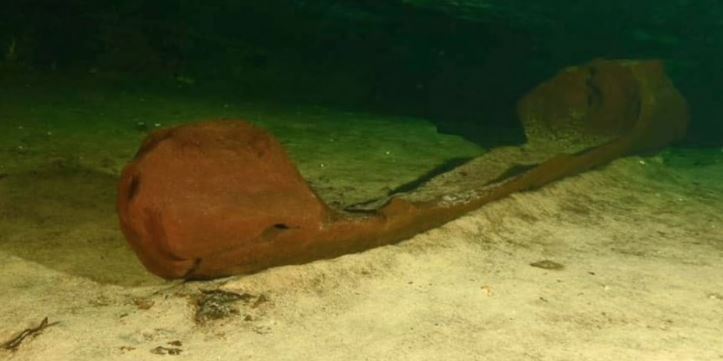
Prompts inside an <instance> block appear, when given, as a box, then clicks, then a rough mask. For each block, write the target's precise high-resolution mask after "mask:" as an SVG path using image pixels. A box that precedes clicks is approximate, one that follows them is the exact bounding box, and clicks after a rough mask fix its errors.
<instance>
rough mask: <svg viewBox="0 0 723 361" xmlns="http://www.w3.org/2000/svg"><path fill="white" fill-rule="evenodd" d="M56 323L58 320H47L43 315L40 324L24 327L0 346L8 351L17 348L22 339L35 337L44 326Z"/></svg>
mask: <svg viewBox="0 0 723 361" xmlns="http://www.w3.org/2000/svg"><path fill="white" fill-rule="evenodd" d="M57 324H58V322H48V318H47V317H45V318H44V319H43V320H42V321H41V322H40V325H38V326H37V327H32V328H26V329H25V330H23V332H20V333H19V334H18V335H17V336H15V337H13V338H12V339H10V341H7V342H3V343H2V344H0V348H2V349H5V350H10V351H15V350H17V349H18V347H19V346H20V344H21V343H23V341H24V340H25V339H26V338H28V337H35V336H37V335H39V334H40V333H41V332H43V330H45V329H46V328H48V327H50V326H53V325H57Z"/></svg>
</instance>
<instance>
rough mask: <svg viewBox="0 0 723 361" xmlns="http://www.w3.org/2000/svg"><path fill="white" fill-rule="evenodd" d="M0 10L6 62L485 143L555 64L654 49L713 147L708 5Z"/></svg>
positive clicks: (161, 0) (52, 6) (563, 2)
mask: <svg viewBox="0 0 723 361" xmlns="http://www.w3.org/2000/svg"><path fill="white" fill-rule="evenodd" d="M0 14H1V15H0V46H1V48H0V49H2V55H3V59H2V60H3V63H5V64H7V63H10V62H14V63H19V64H23V65H25V66H27V67H30V68H33V69H36V70H37V69H41V70H54V71H59V72H68V73H71V72H75V73H79V74H88V70H90V69H92V70H93V72H94V73H98V72H101V73H102V72H113V73H119V74H124V75H125V76H128V77H134V78H135V79H146V80H148V79H151V80H152V81H153V82H158V80H159V79H161V80H168V81H169V82H170V84H173V81H174V79H179V78H181V77H182V78H183V79H192V82H191V83H192V87H193V88H196V89H197V90H200V91H202V90H203V89H210V88H222V89H224V90H226V91H230V92H233V93H234V94H238V96H239V97H258V98H264V99H275V100H281V101H310V102H315V103H324V104H329V105H336V106H343V107H349V108H353V109H355V110H372V111H384V112H388V113H395V114H401V115H414V116H425V117H429V118H430V119H432V120H434V121H435V122H437V124H438V126H439V128H440V129H442V130H445V131H448V132H454V133H459V134H464V135H465V136H467V137H468V138H470V139H472V140H475V141H478V142H483V143H485V144H486V145H490V146H492V145H497V144H494V143H495V142H520V141H521V140H522V139H521V138H520V137H521V131H520V128H519V125H518V124H517V120H516V117H515V116H514V113H513V111H514V103H515V101H516V100H517V99H519V98H520V97H521V96H522V95H524V94H525V93H526V92H527V91H528V90H529V89H531V88H532V87H533V86H534V85H536V84H538V83H539V82H541V81H542V80H544V79H546V78H548V77H550V76H552V75H553V74H554V73H555V72H557V70H559V69H560V68H562V67H565V66H568V65H574V64H580V63H585V62H587V61H588V60H590V59H592V58H598V57H603V58H660V59H663V60H665V61H666V63H667V66H668V68H669V72H670V73H671V74H672V77H673V78H674V80H675V82H676V84H677V85H678V86H679V87H680V88H681V89H682V91H683V93H684V94H685V95H686V97H687V98H688V100H689V102H690V103H691V108H692V112H693V118H694V120H693V123H692V131H691V135H690V137H689V141H690V143H694V144H712V143H715V144H723V126H722V125H721V124H722V123H723V121H721V119H723V109H722V108H721V107H720V106H719V104H721V103H722V102H723V99H721V98H722V97H723V92H722V91H721V89H720V88H721V86H720V85H721V84H723V70H721V68H720V67H719V66H718V57H720V56H721V52H723V31H722V30H723V29H722V27H723V21H722V20H721V19H723V4H719V2H717V1H715V0H699V1H687V0H668V1H652V0H645V1H636V2H631V1H627V0H610V1H606V2H595V1H582V2H580V1H577V2H574V1H569V0H551V1H547V2H544V4H543V3H540V2H539V1H530V0H514V1H511V0H504V1H503V0H485V1H481V0H455V1H450V0H396V1H383V2H381V1H361V0H359V1H351V0H336V1H333V0H306V1H304V0H267V1H263V2H261V1H255V2H239V1H230V0H226V1H213V2H207V1H200V0H176V1H171V0H158V1H152V2H149V1H140V0H124V1H117V2H112V3H111V2H97V1H91V0H67V1H57V0H25V1H13V2H4V3H3V4H0ZM181 85H182V84H181ZM186 85H188V84H186ZM490 129H494V131H495V133H494V134H493V136H489V134H491V132H490Z"/></svg>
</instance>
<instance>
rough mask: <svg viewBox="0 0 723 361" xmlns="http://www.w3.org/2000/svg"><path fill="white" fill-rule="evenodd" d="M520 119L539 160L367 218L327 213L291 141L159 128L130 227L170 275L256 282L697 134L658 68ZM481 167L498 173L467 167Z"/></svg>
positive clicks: (608, 71)
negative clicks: (257, 276)
mask: <svg viewBox="0 0 723 361" xmlns="http://www.w3.org/2000/svg"><path fill="white" fill-rule="evenodd" d="M518 111H519V114H520V117H521V120H522V121H523V124H524V125H525V127H526V131H527V135H528V137H529V144H528V145H527V146H525V147H526V149H527V150H528V151H516V150H514V149H509V148H508V149H506V150H504V151H499V152H497V151H492V152H490V153H489V155H487V156H486V157H494V156H499V155H503V156H504V157H505V158H504V159H503V160H500V159H484V157H482V158H480V159H478V160H477V161H478V162H471V163H470V164H472V165H465V166H466V167H468V168H467V169H465V170H464V172H465V173H466V174H476V175H479V178H480V179H479V182H478V183H476V184H468V183H465V187H464V188H461V190H460V188H459V187H458V188H456V190H455V191H454V192H453V193H444V189H445V188H442V189H443V191H442V192H436V193H435V190H434V189H431V190H430V189H429V188H433V187H427V189H424V192H422V191H420V192H418V193H417V195H418V196H416V197H415V195H414V193H413V194H411V195H404V196H397V197H393V198H391V199H390V200H389V201H388V202H386V203H385V204H384V205H383V206H382V207H381V208H379V209H376V210H373V211H371V212H369V213H367V214H364V215H358V214H350V213H345V212H343V211H335V210H331V209H329V207H327V206H326V205H325V204H324V203H323V202H322V201H321V200H319V198H318V197H317V196H316V195H315V194H314V192H313V191H312V190H311V188H310V187H309V186H308V185H307V184H306V182H305V181H304V179H303V178H302V177H301V176H300V175H299V172H298V171H297V170H296V168H295V167H294V165H293V163H292V162H291V161H290V160H289V158H288V157H287V155H286V154H285V152H284V150H283V149H282V147H281V145H280V144H279V143H278V142H277V141H276V140H275V139H274V138H273V137H272V136H271V135H269V134H268V133H266V132H264V131H262V130H260V129H259V128H256V127H254V126H252V125H250V124H248V123H245V122H242V121H217V122H206V123H199V124H191V125H184V126H180V127H177V128H173V129H168V130H161V131H158V132H155V133H153V134H152V135H151V136H149V138H148V139H147V140H146V141H145V142H144V143H143V145H142V146H141V149H140V150H139V152H138V155H137V156H136V158H135V159H134V160H133V161H132V162H131V163H130V164H129V165H128V166H127V167H126V168H125V169H124V171H123V174H122V177H121V181H120V185H119V192H118V202H117V206H118V213H119V217H120V223H121V228H122V230H123V233H124V234H125V236H126V238H127V239H128V241H129V243H130V244H131V246H132V248H133V250H134V251H135V252H136V253H137V254H138V257H139V258H140V259H141V261H142V262H143V264H144V265H145V266H146V268H148V270H150V271H151V272H153V273H155V274H157V275H159V276H161V277H165V278H212V277H220V276H226V275H232V274H241V273H250V272H255V271H258V270H262V269H264V268H268V267H272V266H276V265H283V264H293V263H302V262H308V261H312V260H316V259H321V258H329V257H335V256H338V255H341V254H344V253H349V252H356V251H361V250H364V249H367V248H370V247H375V246H379V245H383V244H388V243H391V242H396V241H399V240H402V239H405V238H408V237H411V236H413V235H414V234H416V233H419V232H422V231H424V230H427V229H430V228H433V227H436V226H439V225H441V224H444V223H446V222H448V221H450V220H452V219H454V218H456V217H459V216H460V215H462V214H464V213H466V212H469V211H471V210H474V209H476V208H479V207H480V206H482V205H484V204H486V203H488V202H491V201H494V200H496V199H499V198H502V197H504V196H506V195H508V194H510V193H514V192H518V191H524V190H528V189H532V188H536V187H540V186H543V185H545V184H547V183H549V182H552V181H555V180H557V179H560V178H563V177H565V176H569V175H573V174H576V173H579V172H582V171H585V170H587V169H590V168H592V167H596V166H599V165H602V164H605V163H607V162H609V161H611V160H613V159H615V158H617V157H621V156H624V155H627V154H631V153H634V152H639V151H649V150H655V149H658V148H660V147H663V146H665V145H666V144H669V143H670V142H672V141H675V140H678V139H680V138H681V137H682V136H683V135H684V132H685V129H686V127H687V124H688V115H687V106H686V103H685V100H684V99H683V98H682V96H681V95H680V94H679V93H678V91H677V90H676V89H675V88H674V87H673V85H672V83H671V82H670V80H669V79H668V78H667V77H666V76H665V73H664V71H663V67H662V65H661V64H660V63H658V62H654V61H651V62H629V61H595V62H592V63H590V64H588V65H585V66H581V67H576V68H569V69H566V70H564V71H563V72H561V73H560V74H559V75H558V76H556V77H555V78H553V79H551V80H550V81H548V82H546V83H544V84H542V85H540V86H539V87H538V88H536V89H535V90H533V91H532V92H531V93H530V94H529V95H528V96H526V97H525V98H523V99H522V100H521V101H520V104H519V108H518ZM529 150H532V151H533V153H530V151H529ZM535 152H536V153H535ZM530 154H532V155H530ZM540 160H543V161H541V162H540ZM474 164H480V165H483V167H486V166H491V167H492V168H493V169H492V170H491V168H490V169H487V168H486V170H485V169H482V170H475V169H469V167H471V166H474ZM505 164H506V166H505ZM485 165H486V166H485ZM520 165H522V166H523V167H520ZM520 169H521V170H522V171H521V172H520V171H519V170H520ZM512 170H515V171H512ZM448 179H450V178H449V177H447V178H444V179H443V180H442V181H440V182H438V183H444V182H445V181H447V180H448ZM452 179H454V178H452ZM466 179H469V177H466ZM430 184H432V185H433V184H435V181H434V180H433V181H432V182H430ZM447 189H450V188H447ZM420 195H423V196H420Z"/></svg>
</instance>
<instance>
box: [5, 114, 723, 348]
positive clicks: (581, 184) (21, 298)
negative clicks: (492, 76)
mask: <svg viewBox="0 0 723 361" xmlns="http://www.w3.org/2000/svg"><path fill="white" fill-rule="evenodd" d="M6 110H7V108H6ZM66 111H67V109H66ZM239 112H242V111H241V110H239ZM6 114H7V113H6ZM324 114H325V115H324V116H323V118H328V119H335V118H337V117H342V116H346V117H350V116H353V115H350V114H345V115H344V114H341V113H339V114H337V113H328V112H327V113H324ZM297 115H298V114H297ZM365 117H366V118H365V119H367V120H368V121H367V122H361V121H360V122H361V123H360V126H359V127H358V128H356V130H354V129H353V127H352V129H346V128H340V129H337V130H335V131H336V132H337V133H338V134H336V133H335V134H336V135H329V134H331V133H328V132H327V133H323V132H320V131H318V130H319V129H316V130H317V131H313V132H312V131H309V129H311V128H313V127H314V126H315V125H314V124H313V123H308V122H305V123H303V127H302V126H301V125H299V126H298V127H297V128H294V129H296V130H297V131H298V132H300V133H293V132H291V133H289V132H286V133H285V132H284V131H283V130H280V131H276V132H275V133H277V135H279V136H280V137H281V138H282V140H284V142H285V144H286V145H287V147H289V148H290V152H291V153H292V155H293V156H294V157H295V158H296V159H297V162H298V163H299V167H300V169H301V170H302V172H303V173H304V175H305V176H306V177H307V179H310V181H311V182H312V184H314V186H315V187H316V188H317V189H319V191H320V193H321V195H322V197H324V198H326V199H327V200H328V201H330V202H332V203H334V202H336V203H337V204H344V203H353V202H356V201H359V200H363V199H366V198H369V197H370V196H374V195H376V196H379V195H380V194H381V193H383V191H384V190H388V189H391V188H393V187H394V186H397V185H399V184H400V183H404V182H406V181H408V180H409V179H407V178H405V177H407V175H408V174H412V175H413V174H422V173H423V172H424V169H426V168H425V167H427V168H428V167H431V166H434V165H435V164H423V165H421V166H420V165H418V164H417V163H418V162H417V160H418V159H419V157H420V156H419V154H421V153H420V152H434V151H437V152H438V153H439V154H437V155H436V156H438V157H439V158H440V160H443V159H445V158H453V157H455V156H460V154H455V153H454V152H455V149H456V150H457V151H459V150H460V149H465V151H464V154H462V156H471V155H474V153H475V152H477V150H475V149H474V147H473V146H471V145H469V144H463V143H464V142H463V141H462V140H460V139H458V138H454V139H453V137H449V136H442V135H438V134H436V133H435V132H434V131H433V127H430V125H429V124H428V123H426V122H424V121H416V120H414V121H412V120H409V121H407V122H402V123H399V122H393V121H392V120H389V122H385V121H384V120H383V119H381V120H374V121H371V120H369V116H368V115H367V116H365ZM258 118H259V119H270V118H273V116H270V115H269V114H266V113H263V112H262V113H261V114H260V115H258ZM281 118H283V117H281ZM11 119H16V120H17V119H22V117H21V116H20V115H16V118H11ZM129 119H130V118H129ZM272 123H273V121H269V122H267V124H266V126H267V127H269V128H272V129H274V125H273V124H272ZM321 123H323V122H321ZM24 124H25V123H24ZM31 124H35V125H31V126H25V127H21V128H22V129H20V128H18V127H20V126H19V125H18V123H17V121H15V122H5V124H3V126H4V128H3V129H1V130H2V131H3V135H2V136H1V137H2V141H3V143H2V146H3V148H2V151H1V152H0V162H2V164H3V165H2V167H0V174H2V175H1V176H0V264H2V267H1V268H0V291H1V292H0V305H2V312H0V342H4V341H6V340H9V339H11V338H13V337H14V336H15V335H17V334H18V333H19V332H20V331H22V330H23V329H25V328H29V327H33V326H36V325H37V324H38V323H39V322H40V321H41V320H42V319H43V318H44V317H48V319H49V321H50V322H57V324H54V325H52V326H50V327H48V328H46V329H45V330H43V332H41V333H39V334H37V335H35V336H34V337H29V338H27V339H25V340H24V341H23V342H22V344H21V345H20V346H19V347H18V348H17V349H16V350H15V351H3V350H0V359H8V360H16V361H21V360H79V361H83V360H156V359H158V360H179V361H180V360H616V361H617V360H636V361H641V360H723V151H722V150H721V149H698V150H666V151H664V152H663V153H661V154H658V155H653V156H647V157H629V158H625V159H620V160H618V161H615V162H614V163H612V164H611V165H609V166H606V167H604V168H601V169H597V170H594V171H590V172H588V173H585V174H582V175H580V176H576V177H572V178H568V179H565V180H562V181H559V182H556V183H554V184H552V185H550V186H548V187H545V188H543V189H541V190H538V191H534V192H528V193H521V194H516V195H513V196H511V197H508V198H506V199H504V200H501V201H498V202H495V203H492V204H489V205H487V206H485V207H483V208H482V209H480V210H477V211H475V212H472V213H470V214H468V215H466V216H464V217H462V218H460V219H458V220H455V221H453V222H450V223H448V224H447V225H445V226H443V227H441V228H438V229H435V230H432V231H429V232H426V233H423V234H420V235H417V236H416V237H414V238H412V239H410V240H407V241H404V242H402V243H399V244H397V245H391V246H386V247H381V248H377V249H373V250H370V251H367V252H363V253H360V254H351V255H346V256H343V257H339V258H337V259H332V260H324V261H317V262H313V263H310V264H305V265H296V266H286V267H278V268H274V269H270V270H267V271H264V272H261V273H258V274H254V275H247V276H238V277H231V278H226V279H221V280H215V281H208V282H189V283H179V282H166V281H163V280H160V279H157V278H155V277H153V276H152V275H149V274H148V273H147V272H146V271H145V270H144V269H143V268H142V266H141V265H140V264H139V262H138V261H137V259H136V258H135V257H134V255H133V254H132V253H131V251H130V249H129V248H128V247H127V246H126V244H125V241H124V240H123V237H122V235H121V234H120V232H119V230H118V227H117V220H116V217H115V213H114V208H113V207H114V204H113V201H114V193H115V182H116V179H117V174H118V171H119V169H120V167H121V166H122V162H123V160H124V159H128V157H129V156H130V155H131V154H132V152H133V150H134V147H136V146H137V144H138V140H139V139H140V137H138V136H136V135H135V133H133V132H134V130H132V129H131V128H132V125H133V124H134V123H133V122H132V121H129V123H128V124H129V126H130V127H131V128H118V129H121V130H117V129H116V130H113V131H111V130H112V129H115V128H112V127H111V128H109V129H111V130H107V129H106V130H107V131H103V130H102V129H103V128H100V127H98V128H92V127H91V128H88V129H89V130H88V131H87V134H85V135H84V133H82V132H80V131H78V130H77V129H74V130H69V131H66V135H67V136H66V137H65V138H64V139H65V143H63V142H62V141H55V140H53V139H54V137H58V134H61V135H62V134H63V129H61V128H62V127H61V128H58V127H55V128H53V126H52V125H48V124H44V123H32V122H31ZM279 124H281V122H279ZM310 124H311V125H310ZM399 124H402V125H399ZM319 126H321V127H323V124H322V125H319ZM398 127H403V129H401V128H398ZM28 128H33V129H35V130H34V131H31V130H29V129H28ZM50 128H53V129H52V130H47V129H50ZM56 128H57V129H56ZM291 128H293V127H291V126H289V129H291ZM129 129H130V130H129ZM325 129H328V128H325ZM380 129H381V130H384V131H381V130H380ZM311 130H314V129H311ZM306 131H309V132H308V134H307V133H304V132H306ZM377 131H378V132H379V133H374V132H377ZM400 132H405V136H404V137H403V138H404V142H405V143H404V145H403V146H400V145H399V143H395V142H394V139H395V138H394V137H397V139H399V138H398V137H399V134H400ZM48 133H51V134H48ZM71 134H72V136H73V137H76V138H73V139H75V140H73V141H68V140H67V139H68V137H71ZM98 134H100V135H98ZM108 134H115V136H114V137H113V138H112V139H111V138H109V135H108ZM310 134H317V137H321V136H318V134H324V135H323V139H325V140H327V141H328V142H327V143H329V144H330V145H328V146H326V148H323V147H322V148H323V149H321V150H319V149H318V148H316V149H315V148H314V146H316V145H318V144H321V143H320V141H319V139H321V138H313V136H312V135H310ZM385 134H386V135H385ZM345 137H346V138H345ZM385 137H386V138H385ZM17 139H24V140H23V141H22V142H21V143H17V142H15V140H17ZM330 139H331V140H330ZM334 139H336V140H339V139H342V140H343V142H341V144H342V145H338V144H339V142H338V141H337V143H334ZM414 139H417V141H415V140H414ZM350 142H353V143H354V144H353V147H351V146H350ZM415 142H416V143H415ZM302 143H303V144H302ZM327 143H324V144H327ZM19 144H20V145H21V146H22V147H21V148H18V147H19ZM49 144H50V145H49ZM52 144H55V145H52ZM304 144H306V145H304ZM312 145H313V146H312ZM23 147H24V148H23ZM334 147H336V148H334ZM360 147H361V149H366V150H367V151H369V152H371V153H369V154H372V153H373V155H374V156H370V155H369V154H367V156H360V155H358V154H357V155H353V154H352V155H350V154H349V153H344V152H343V150H344V149H351V148H354V149H360ZM415 147H417V148H415ZM334 149H336V150H335V151H334ZM350 152H352V151H350ZM79 154H80V155H79ZM424 154H426V153H424ZM335 157H336V158H335ZM375 157H376V158H375ZM390 157H392V158H394V157H396V158H394V159H391V158H390ZM430 157H431V156H430ZM304 159H305V160H304ZM385 160H387V162H386V163H385ZM395 162H396V163H395ZM432 163H434V162H432ZM405 164H409V167H406V168H405ZM415 164H416V165H415ZM410 167H411V168H410ZM414 167H416V168H414ZM390 168H392V169H393V170H394V172H397V173H393V172H392V171H391V170H390ZM407 168H409V169H407ZM405 169H407V170H408V171H407V172H406V173H405ZM384 170H386V172H387V173H384V172H385V171H384ZM334 172H336V173H334ZM415 172H416V173H415ZM394 174H401V175H399V176H398V177H397V178H394V179H395V180H394V181H390V180H389V179H391V178H390V177H392V176H393V175H394ZM364 176H366V177H367V178H364ZM374 177H377V178H374ZM410 177H411V176H410ZM392 178H393V177H392ZM384 179H386V183H385V181H384ZM394 182H396V183H394ZM543 260H549V261H552V262H555V263H557V264H559V265H561V266H562V268H560V269H545V268H540V267H534V266H531V263H535V262H538V261H543ZM212 290H224V291H229V292H235V293H238V294H248V296H247V297H246V298H245V299H243V300H239V301H237V302H235V303H231V304H229V305H228V307H229V309H228V311H230V312H229V313H228V315H227V316H226V317H223V318H220V319H216V320H208V321H206V322H203V323H200V322H197V321H196V312H197V300H198V298H199V295H201V294H203V291H207V292H208V291H212ZM259 299H260V300H259Z"/></svg>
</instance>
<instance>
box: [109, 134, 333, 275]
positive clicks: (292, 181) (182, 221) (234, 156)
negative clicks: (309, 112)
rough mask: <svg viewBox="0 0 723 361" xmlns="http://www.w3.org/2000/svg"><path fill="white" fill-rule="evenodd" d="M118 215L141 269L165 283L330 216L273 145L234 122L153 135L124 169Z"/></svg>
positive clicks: (316, 226)
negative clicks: (235, 251)
mask: <svg viewBox="0 0 723 361" xmlns="http://www.w3.org/2000/svg"><path fill="white" fill-rule="evenodd" d="M118 211H119V214H120V220H121V228H122V229H123V231H124V233H125V235H126V238H127V239H128V241H129V242H130V244H131V246H132V247H133V249H134V250H135V251H136V253H137V254H138V255H139V257H140V258H141V261H142V262H143V264H144V265H145V266H146V267H147V268H148V269H149V270H150V271H152V272H153V273H156V274H158V275H161V276H163V277H168V278H172V277H184V276H186V275H187V274H186V273H188V272H190V271H191V270H193V269H194V268H198V267H199V266H200V267H203V266H205V264H200V265H198V264H196V263H197V262H202V261H203V260H207V259H209V258H213V257H214V256H215V254H216V253H218V252H227V251H229V250H230V249H232V248H236V247H240V246H244V245H246V244H253V243H254V242H256V243H263V242H267V241H268V239H269V238H272V237H273V236H275V235H276V234H277V233H280V232H284V231H286V230H288V229H300V228H303V229H319V228H321V227H322V225H323V223H324V222H325V221H326V219H327V218H328V216H329V215H328V213H329V212H328V210H327V209H326V207H325V206H324V204H322V203H321V202H320V201H319V200H318V198H317V197H316V195H315V194H314V192H313V191H312V190H311V189H310V188H309V187H308V185H307V184H306V182H305V181H304V179H303V178H302V177H301V175H300V174H299V172H298V171H297V170H296V167H295V166H294V165H293V164H292V162H291V161H290V160H289V158H288V157H287V155H286V153H285V152H284V150H283V149H282V147H281V144H279V142H278V141H276V140H275V139H274V138H273V137H271V136H270V135H269V134H268V133H266V132H264V131H262V130H261V129H259V128H256V127H254V126H252V125H250V124H248V123H244V122H232V121H223V122H210V123H201V124H194V125H188V126H182V127H178V128H174V129H169V130H162V131H159V132H156V133H153V134H152V135H151V136H150V137H149V138H148V139H147V140H146V141H145V143H144V144H143V146H142V147H141V149H140V151H139V152H138V154H137V156H136V159H135V160H134V161H133V162H132V163H131V164H130V165H129V166H128V167H126V169H125V170H124V171H123V176H122V181H121V184H120V188H119V194H118Z"/></svg>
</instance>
